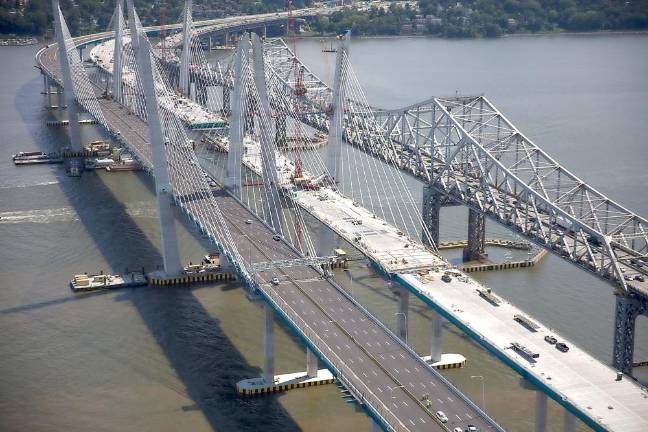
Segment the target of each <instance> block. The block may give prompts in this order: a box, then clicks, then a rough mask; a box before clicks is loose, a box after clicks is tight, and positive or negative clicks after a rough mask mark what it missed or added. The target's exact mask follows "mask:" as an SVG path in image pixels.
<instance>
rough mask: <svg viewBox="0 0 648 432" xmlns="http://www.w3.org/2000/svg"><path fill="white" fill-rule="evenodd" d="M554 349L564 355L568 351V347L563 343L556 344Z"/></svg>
mask: <svg viewBox="0 0 648 432" xmlns="http://www.w3.org/2000/svg"><path fill="white" fill-rule="evenodd" d="M556 349H557V350H558V351H560V352H564V353H566V352H567V351H569V347H568V346H567V344H565V343H564V342H558V343H557V344H556Z"/></svg>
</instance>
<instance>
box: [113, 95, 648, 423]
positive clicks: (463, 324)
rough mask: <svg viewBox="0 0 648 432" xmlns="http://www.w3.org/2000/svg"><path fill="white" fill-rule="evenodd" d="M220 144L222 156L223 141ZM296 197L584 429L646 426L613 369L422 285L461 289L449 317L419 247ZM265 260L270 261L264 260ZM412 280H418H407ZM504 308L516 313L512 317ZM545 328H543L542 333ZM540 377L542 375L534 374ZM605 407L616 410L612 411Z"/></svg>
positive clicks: (371, 220)
mask: <svg viewBox="0 0 648 432" xmlns="http://www.w3.org/2000/svg"><path fill="white" fill-rule="evenodd" d="M103 103H105V101H104V102H103ZM111 115H112V113H111ZM117 115H119V113H117ZM217 144H218V143H217ZM220 145H222V146H223V147H224V149H225V150H227V143H226V142H222V143H220ZM245 145H246V147H247V151H246V152H244V153H245V155H244V157H243V162H244V164H245V165H246V166H247V167H248V168H250V169H251V170H252V171H255V172H257V173H260V172H261V160H260V156H259V155H260V152H259V150H258V148H256V147H254V146H255V145H256V146H258V143H249V142H247V143H246V144H245ZM144 148H145V147H144ZM291 163H292V162H291V161H289V160H288V159H287V158H285V157H283V156H282V155H277V165H278V166H280V167H284V166H288V165H290V164H291ZM286 172H287V173H290V172H292V170H290V169H288V170H286ZM282 174H283V170H282ZM280 177H281V178H280V183H281V184H284V185H288V184H289V178H288V176H287V175H285V176H280ZM295 194H296V195H295V198H296V202H297V203H298V204H299V205H300V206H301V207H302V208H303V209H304V210H306V211H307V212H308V213H309V214H311V215H312V216H314V217H315V218H316V219H318V220H320V221H321V222H322V223H324V224H326V225H327V226H328V227H329V228H331V229H332V230H333V231H334V232H336V233H337V234H338V235H339V236H340V237H342V238H344V239H345V240H347V241H348V242H349V243H351V244H352V245H354V246H355V247H356V248H357V249H358V250H359V251H360V252H361V253H363V255H365V256H366V257H368V258H369V259H370V260H371V261H372V262H373V263H374V264H376V266H377V267H378V268H380V269H381V270H382V271H383V272H384V273H385V274H386V275H390V276H391V277H395V278H396V279H397V280H398V281H399V282H401V283H402V284H403V285H404V286H405V287H406V288H408V289H410V290H411V291H412V292H414V293H415V294H417V295H418V296H419V297H421V298H422V299H423V300H424V301H425V302H426V303H428V304H430V305H431V306H432V307H433V308H435V309H437V310H439V311H440V312H441V313H442V315H444V316H445V317H446V318H447V319H449V320H450V321H451V322H453V323H454V324H456V325H458V326H459V327H460V328H463V329H464V330H467V333H468V334H470V335H471V336H473V338H474V339H476V340H477V341H478V342H479V343H480V344H482V345H483V346H484V347H485V348H486V349H488V350H489V351H491V352H493V353H494V354H495V355H497V356H498V357H500V358H501V359H502V360H503V361H504V362H506V363H507V364H508V365H509V366H511V367H512V368H513V369H515V370H516V371H517V372H518V373H520V374H521V375H522V376H524V377H528V379H529V380H530V381H533V382H534V383H537V386H538V387H539V388H540V389H541V391H543V392H545V393H546V394H549V395H551V397H552V398H554V399H555V400H556V401H557V402H558V403H560V404H562V405H563V406H565V407H566V408H567V409H568V410H569V411H570V412H572V413H574V415H576V416H577V417H579V418H581V419H582V420H583V421H584V422H585V423H586V424H588V425H590V426H591V427H593V428H594V429H598V430H608V429H609V430H640V429H641V428H643V426H645V424H646V423H647V422H648V419H646V418H645V417H644V415H643V414H644V411H645V412H648V400H646V398H645V397H644V396H645V395H646V393H645V391H643V390H641V388H640V387H639V386H638V385H636V383H634V382H632V381H628V380H623V381H614V378H615V376H616V375H615V372H614V371H613V370H612V369H611V368H610V367H608V366H606V365H604V364H603V363H601V362H599V361H598V360H596V359H595V358H594V357H592V356H591V355H589V354H587V353H586V352H584V351H583V350H581V349H580V348H578V347H576V346H575V345H574V344H573V343H571V342H569V341H564V339H562V338H561V341H564V342H566V343H567V344H568V345H569V346H570V347H571V350H570V352H569V353H567V354H563V353H561V352H559V351H557V350H556V349H555V348H553V347H552V346H551V345H549V344H547V343H546V342H544V340H543V339H542V338H537V337H536V338H531V339H529V338H528V335H527V334H524V331H525V329H524V328H522V327H521V326H520V325H519V324H517V323H515V322H513V321H512V316H513V315H514V314H518V313H519V314H521V313H523V312H522V311H520V310H517V309H516V308H515V307H514V306H511V305H510V304H508V303H507V304H506V307H501V308H496V309H495V310H492V311H491V310H488V306H489V305H490V304H488V303H487V302H485V301H484V300H483V299H481V298H480V297H479V296H477V295H476V294H475V289H476V288H477V287H479V288H480V289H484V288H483V287H481V286H480V285H479V284H478V283H477V282H475V281H474V280H472V279H468V277H467V276H465V275H463V276H462V279H465V280H466V281H467V282H466V283H463V282H457V280H456V279H454V280H453V281H452V282H451V283H450V284H446V283H444V282H441V281H440V280H438V279H439V278H440V274H439V275H438V277H437V278H436V279H437V281H436V282H434V283H433V282H431V281H427V282H426V283H427V284H428V285H430V286H431V285H435V284H436V285H435V286H436V287H437V290H438V289H441V288H444V287H456V286H458V287H459V291H458V292H455V293H454V294H455V295H456V296H457V297H458V298H460V300H462V302H461V303H462V305H461V310H462V311H463V312H464V313H463V314H454V311H455V306H456V304H457V301H455V302H453V301H452V298H451V297H448V298H444V301H440V300H439V298H438V297H437V296H435V295H434V292H435V290H431V289H430V288H429V286H427V285H426V286H425V287H422V286H421V284H422V283H423V282H421V280H420V279H416V274H417V273H416V272H417V271H425V272H427V271H428V270H430V269H447V268H448V263H447V262H445V261H444V260H443V259H441V258H440V257H438V256H436V255H435V254H433V253H431V252H430V251H429V250H427V249H426V248H424V247H423V246H422V245H421V244H420V242H419V241H418V240H413V239H409V238H407V236H405V235H403V233H400V231H399V230H398V229H397V228H396V227H394V226H393V225H391V224H389V223H387V222H386V221H384V220H382V219H380V218H379V217H376V215H373V214H372V213H371V212H370V211H368V210H367V209H365V208H363V207H361V206H357V205H354V203H353V201H352V200H350V199H348V198H346V197H343V196H341V195H340V194H338V193H337V192H335V191H333V190H331V189H329V188H322V189H320V190H319V191H303V190H302V191H297V192H295ZM322 194H324V195H326V197H327V199H326V200H321V199H320V197H321V195H322ZM498 198H499V197H498ZM356 220H361V221H362V224H361V225H356V224H354V223H353V221H356ZM273 258H274V257H273ZM277 259H286V258H277ZM266 260H267V261H270V260H271V259H270V258H269V257H267V259H266ZM412 275H413V276H412ZM412 277H414V278H415V279H416V280H412ZM266 280H269V279H266ZM461 288H463V291H461ZM444 292H448V291H447V290H446V291H444ZM475 297H476V299H475ZM508 309H513V313H511V311H510V310H508ZM475 316H487V317H490V318H491V322H490V324H485V323H486V322H487V321H484V322H483V323H482V324H483V325H482V326H480V328H481V331H480V332H479V337H475V334H474V333H473V334H471V332H470V331H469V330H470V329H471V325H472V324H471V323H472V321H471V320H470V319H469V318H467V317H475ZM542 328H544V329H546V326H542ZM502 338H508V339H510V340H508V339H507V340H508V342H506V343H504V342H503V341H502ZM514 341H518V342H520V343H523V344H524V345H526V346H528V347H529V348H531V349H533V350H537V351H538V350H539V351H540V352H543V354H542V356H541V357H542V361H541V363H542V368H539V367H536V366H537V363H538V362H537V363H534V364H533V367H530V364H529V362H528V360H527V359H525V358H524V357H521V356H518V355H513V351H511V350H510V343H511V342H514ZM522 341H524V342H522ZM547 348H549V349H547ZM540 370H541V372H537V371H540ZM547 376H549V377H551V376H555V377H560V379H545V377H547ZM570 377H571V378H570ZM584 389H585V390H584ZM609 406H613V407H618V409H614V408H613V409H609V408H608V407H609ZM620 412H623V415H622V416H619V413H620Z"/></svg>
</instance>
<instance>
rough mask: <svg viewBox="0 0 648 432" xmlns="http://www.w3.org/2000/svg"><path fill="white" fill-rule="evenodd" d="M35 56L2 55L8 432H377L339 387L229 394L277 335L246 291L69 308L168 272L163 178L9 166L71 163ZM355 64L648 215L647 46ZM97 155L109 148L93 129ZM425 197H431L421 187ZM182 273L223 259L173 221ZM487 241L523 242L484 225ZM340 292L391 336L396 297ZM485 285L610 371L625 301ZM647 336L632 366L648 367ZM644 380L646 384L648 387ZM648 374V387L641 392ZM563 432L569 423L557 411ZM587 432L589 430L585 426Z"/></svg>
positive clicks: (534, 275) (558, 43) (423, 330)
mask: <svg viewBox="0 0 648 432" xmlns="http://www.w3.org/2000/svg"><path fill="white" fill-rule="evenodd" d="M298 51H299V55H300V56H302V57H303V58H304V60H305V61H306V63H307V64H309V65H310V66H311V67H312V68H313V70H315V71H316V72H317V73H318V74H319V75H320V76H321V77H322V78H324V79H325V80H327V81H329V82H330V81H331V72H330V70H329V69H330V67H331V66H332V64H333V60H334V58H333V57H332V56H331V55H330V54H324V53H321V52H320V45H319V43H318V41H316V40H306V41H300V42H299V47H298ZM34 53H35V49H34V48H33V47H20V48H11V47H10V48H7V47H2V48H0V64H2V68H1V69H0V77H1V78H2V79H1V80H0V89H1V91H0V94H1V95H2V98H0V126H1V127H2V138H1V139H0V217H1V219H0V239H2V240H1V242H2V243H1V244H2V247H1V248H0V329H1V331H0V346H1V347H2V348H0V429H2V430H10V431H12V430H16V431H18V430H20V431H22V430H32V431H51V430H68V431H85V430H89V429H92V430H98V431H101V430H106V431H114V430H123V431H126V430H129V431H141V430H160V431H176V430H179V429H184V430H191V431H201V430H210V429H213V430H219V431H230V430H249V431H252V430H259V429H261V428H263V429H264V430H296V429H302V430H309V431H328V430H366V429H367V428H368V421H367V419H366V416H365V415H364V414H362V413H356V412H354V410H353V408H352V407H351V406H349V405H347V404H345V403H344V401H343V400H342V399H341V398H340V394H339V392H338V390H337V389H336V387H335V386H325V387H317V388H314V389H308V390H301V391H293V392H287V393H285V394H281V395H274V396H269V397H263V398H255V399H249V398H241V397H239V396H237V395H236V393H235V391H234V384H235V382H236V381H238V380H239V379H242V378H246V377H251V376H255V375H258V374H259V371H260V369H259V367H260V365H261V364H262V350H261V349H260V348H261V346H262V320H261V317H262V315H261V311H260V309H259V307H258V305H257V304H253V303H250V302H249V301H248V300H247V299H246V298H245V296H244V293H243V290H241V289H240V287H239V286H237V284H236V283H231V284H228V285H213V286H200V287H194V288H191V289H189V288H164V289H153V288H144V289H137V290H122V291H118V292H111V293H99V294H88V295H82V296H78V295H73V294H72V293H71V292H70V291H69V289H68V287H67V283H68V281H69V279H70V278H71V276H72V275H73V274H75V273H79V272H83V271H90V272H96V271H99V270H105V271H114V272H121V271H123V270H124V269H125V268H127V267H128V268H140V267H143V266H144V267H146V268H148V269H151V268H154V267H155V266H157V265H159V264H160V263H161V259H160V256H159V251H158V248H159V238H158V230H157V221H156V211H155V202H154V198H153V197H154V195H153V193H152V182H151V180H150V179H149V178H148V177H146V176H145V175H144V174H138V173H113V174H110V173H104V172H101V173H88V174H86V175H84V177H83V178H82V179H81V180H79V179H71V178H67V177H65V176H64V175H63V172H62V169H61V167H60V166H32V167H20V168H18V167H14V166H13V164H12V162H11V160H10V155H11V154H13V153H15V152H17V151H20V150H32V149H33V150H43V151H49V150H56V149H58V147H59V146H60V145H61V144H62V143H64V142H65V135H64V132H62V131H61V129H56V128H48V127H47V126H45V121H46V120H47V119H49V118H50V117H51V116H52V115H60V113H58V112H54V113H52V112H50V111H48V110H45V109H43V107H44V102H45V96H43V95H41V94H40V92H41V91H42V90H43V84H42V78H41V77H40V75H39V74H38V71H37V70H36V69H34V68H33V67H32V65H33V64H34ZM351 58H352V63H353V65H354V68H355V71H356V73H357V75H358V77H359V78H360V80H361V81H362V83H363V84H364V85H365V92H366V94H367V97H368V99H369V101H370V102H371V103H372V104H374V105H376V106H380V107H385V108H395V107H399V106H404V105H408V104H411V103H415V102H417V101H419V100H422V99H425V98H427V97H429V96H431V95H454V94H456V93H457V92H459V93H461V94H474V93H485V94H486V96H487V97H488V98H489V99H490V100H491V101H493V102H494V103H495V105H496V106H497V107H498V108H499V109H500V110H501V111H502V112H503V113H504V114H505V115H507V116H508V117H509V119H511V120H512V121H513V123H514V124H516V125H517V126H518V127H519V128H520V129H521V130H522V131H523V132H524V133H525V134H526V135H527V136H528V137H530V138H531V139H532V140H534V141H535V142H537V143H538V144H540V145H541V146H542V147H543V148H544V149H545V150H547V151H548V152H549V153H550V154H551V155H552V156H554V157H555V158H557V159H558V160H559V161H561V162H563V163H564V164H565V165H566V166H567V167H568V168H569V169H571V170H572V171H573V172H574V173H576V174H577V175H579V176H581V177H582V178H583V179H584V180H586V181H588V182H589V183H590V184H592V185H593V186H595V187H597V188H598V189H599V190H601V191H602V192H604V193H607V194H609V195H610V196H611V197H612V198H614V199H616V200H617V201H619V202H621V203H622V204H624V205H626V206H627V207H628V208H630V209H632V210H634V211H636V212H638V213H639V214H641V215H646V214H648V194H646V193H645V187H646V184H647V180H648V171H647V170H646V165H647V164H648V152H647V151H646V148H645V137H646V136H648V122H647V121H646V120H648V111H647V110H646V108H645V101H646V100H648V81H647V80H646V79H645V77H646V76H648V37H646V36H583V37H580V36H572V37H565V36H560V37H533V38H528V37H520V38H508V39H498V40H488V41H486V40H466V41H442V40H430V39H368V40H354V41H353V44H352V49H351ZM83 131H84V138H85V139H86V140H90V139H96V138H99V137H101V133H100V132H99V131H98V129H97V128H94V127H84V128H83ZM411 187H412V190H413V193H414V194H415V196H417V197H418V196H420V192H419V191H420V185H419V184H418V183H417V182H416V181H411ZM466 213H467V211H466V210H465V209H462V208H452V209H447V210H444V211H443V212H442V238H444V239H458V238H463V237H465V230H466ZM177 226H178V231H179V237H180V243H181V249H182V256H183V258H184V259H185V260H187V261H189V260H197V259H199V258H200V256H201V255H202V254H203V253H204V251H205V250H206V248H208V247H209V245H208V244H206V243H205V242H204V240H203V239H201V238H200V236H199V235H197V234H196V233H195V232H194V231H193V230H192V228H191V227H190V226H189V225H188V224H185V223H184V219H183V218H181V217H179V218H178V225H177ZM489 236H493V237H505V238H509V237H510V234H509V233H508V232H506V231H505V230H503V229H498V228H497V227H496V226H495V225H494V224H493V223H490V224H489ZM350 273H351V275H352V281H351V279H350V278H349V277H348V276H347V275H346V274H345V273H343V272H340V273H339V274H338V279H339V280H340V282H341V283H342V284H343V285H344V286H345V287H347V288H348V289H350V290H351V291H352V292H353V295H355V296H356V297H358V298H359V299H360V300H361V301H362V303H363V304H365V305H367V306H368V307H369V309H370V310H372V311H373V312H374V313H375V314H376V315H377V316H378V317H380V318H381V319H382V320H383V321H384V322H385V323H387V324H388V325H390V326H393V324H394V321H395V316H394V312H395V311H396V309H395V308H396V305H395V298H394V296H393V294H392V293H391V290H390V289H389V287H387V285H386V283H385V282H384V281H382V280H381V279H379V278H377V277H376V276H375V275H374V274H373V273H372V272H371V271H370V270H369V269H367V268H366V266H365V265H364V264H363V263H357V264H355V265H354V267H353V268H352V269H351V271H350ZM474 276H475V277H476V278H478V279H480V280H482V281H484V282H485V283H486V284H488V285H489V286H491V287H492V288H493V289H494V290H495V291H496V292H498V293H500V294H501V295H502V296H504V297H506V298H507V299H509V300H511V301H512V302H513V303H515V304H517V305H518V306H520V307H521V308H522V309H524V310H526V311H528V312H529V313H530V314H531V315H533V316H535V317H536V318H538V319H539V320H540V321H542V322H544V323H546V324H548V325H550V326H552V327H554V328H556V329H558V330H560V332H561V333H563V334H564V335H566V336H568V337H569V338H570V339H571V340H573V341H574V342H575V343H577V344H578V345H580V346H582V347H583V348H585V349H586V350H588V351H589V352H590V353H592V354H593V355H595V356H596V357H597V358H599V359H600V360H601V361H604V362H609V361H610V358H611V343H612V317H613V309H614V297H613V296H612V289H611V287H610V286H609V285H607V284H605V283H603V282H601V281H599V280H597V279H596V278H594V277H593V276H590V275H588V274H586V273H584V272H583V271H581V270H579V269H576V268H574V267H572V266H570V265H569V264H567V263H565V262H563V261H561V260H560V259H558V258H556V257H553V256H549V257H547V258H545V260H543V261H542V262H541V263H540V264H539V265H538V266H536V267H534V268H532V269H525V270H511V271H506V272H497V273H495V272H494V273H481V274H474ZM411 309H412V310H411V311H410V320H409V325H410V330H409V340H410V342H411V343H412V344H413V346H414V347H415V348H416V349H417V351H419V352H421V353H425V352H426V351H428V349H429V346H428V343H429V342H428V341H429V339H430V333H429V320H428V312H427V308H426V307H425V306H423V305H422V304H421V303H420V302H418V301H417V300H415V299H414V298H412V301H411ZM646 321H648V320H646V319H645V318H641V319H639V320H638V339H637V343H636V359H637V360H644V359H648V325H647V324H646ZM275 335H276V337H277V339H278V340H277V342H276V353H277V359H276V362H277V370H278V371H279V372H289V371H296V370H301V369H303V368H304V351H303V350H304V349H303V347H301V346H300V345H299V344H298V343H297V342H296V341H295V340H294V339H293V338H292V336H291V335H290V334H289V333H288V332H287V331H285V329H282V330H280V331H277V332H276V333H275ZM444 350H445V351H448V352H459V353H462V354H464V355H465V356H466V357H467V358H468V364H467V367H466V368H464V369H462V370H455V371H449V372H445V374H446V376H448V377H449V378H450V379H451V380H452V381H453V382H455V383H456V384H457V385H458V386H459V387H460V388H461V389H462V390H463V391H464V392H466V393H467V394H468V395H469V396H470V397H472V398H473V399H474V400H475V401H477V402H478V403H482V400H481V382H480V381H479V380H471V379H470V376H474V375H482V376H484V377H485V395H486V400H485V403H486V408H487V411H488V412H489V413H491V414H492V416H493V417H494V418H496V419H497V420H498V421H500V422H501V423H502V424H503V425H504V426H505V427H506V428H508V429H510V430H517V431H526V430H530V429H531V428H532V422H533V409H534V408H533V406H534V405H533V402H534V394H533V393H532V392H530V391H528V390H523V389H522V388H521V387H520V385H519V378H518V376H517V375H516V374H515V373H513V372H512V371H511V370H509V369H508V368H507V367H505V366H503V365H502V364H501V363H500V362H499V361H497V360H496V359H495V358H493V357H492V356H491V355H489V354H487V353H485V352H484V351H483V350H482V349H481V348H479V347H477V346H476V345H474V344H473V343H471V342H470V341H469V340H467V339H466V338H465V337H464V336H462V335H461V334H460V333H459V332H458V331H457V329H455V328H453V327H451V326H447V328H446V331H445V334H444ZM639 375H640V376H642V374H641V372H639ZM645 375H646V374H645V373H644V374H643V376H644V377H645ZM549 413H550V422H549V423H550V429H551V430H560V429H561V427H562V411H561V410H560V408H558V407H557V405H555V404H554V403H550V411H549ZM581 426H582V425H581Z"/></svg>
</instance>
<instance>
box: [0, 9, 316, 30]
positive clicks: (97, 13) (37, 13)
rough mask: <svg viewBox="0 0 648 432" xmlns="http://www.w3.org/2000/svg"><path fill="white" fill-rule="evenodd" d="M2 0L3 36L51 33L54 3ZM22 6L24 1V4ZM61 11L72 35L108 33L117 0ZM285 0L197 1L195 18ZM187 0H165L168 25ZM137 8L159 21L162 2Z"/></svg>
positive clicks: (147, 18) (147, 22) (235, 12)
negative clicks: (21, 5) (107, 29)
mask: <svg viewBox="0 0 648 432" xmlns="http://www.w3.org/2000/svg"><path fill="white" fill-rule="evenodd" d="M23 1H24V4H25V6H24V7H22V8H21V7H19V2H18V1H16V0H0V34H7V33H15V34H20V35H36V36H42V35H45V34H48V32H49V33H51V32H52V24H51V22H52V12H51V8H52V6H51V4H52V2H51V0H23ZM21 3H22V2H21ZM60 4H61V9H62V10H63V14H64V15H65V19H66V21H67V23H68V26H69V27H70V32H71V33H72V35H73V36H77V35H81V34H87V33H93V32H99V31H104V30H106V27H107V26H108V24H109V23H110V18H111V17H112V14H113V11H114V9H115V0H108V1H103V0H60ZM310 4H312V0H294V1H293V5H294V7H295V8H301V7H305V6H308V5H310ZM286 5H287V2H286V0H263V1H257V0H195V1H194V16H195V17H196V19H199V18H200V17H210V18H217V17H221V16H230V15H241V14H257V13H267V12H275V11H279V10H285V9H286ZM183 7H184V0H165V1H164V12H165V13H164V16H165V22H167V23H175V22H179V21H180V20H181V19H182V9H183ZM135 8H136V9H137V13H138V14H139V16H140V19H141V20H142V23H143V24H144V25H157V24H159V22H160V1H159V0H135Z"/></svg>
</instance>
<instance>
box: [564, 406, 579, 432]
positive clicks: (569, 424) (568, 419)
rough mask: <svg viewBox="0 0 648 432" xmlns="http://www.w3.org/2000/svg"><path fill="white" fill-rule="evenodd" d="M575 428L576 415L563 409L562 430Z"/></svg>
mask: <svg viewBox="0 0 648 432" xmlns="http://www.w3.org/2000/svg"><path fill="white" fill-rule="evenodd" d="M575 428H576V417H574V415H573V414H572V413H570V412H569V411H567V410H565V420H564V423H563V431H564V432H574V429H575Z"/></svg>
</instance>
